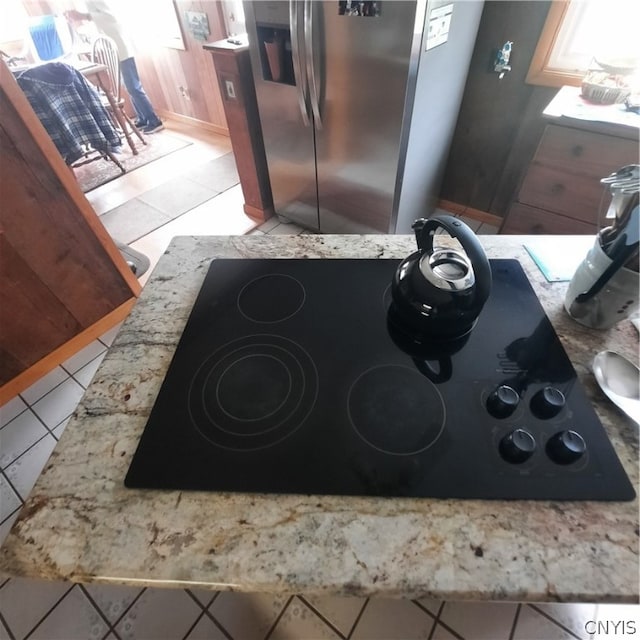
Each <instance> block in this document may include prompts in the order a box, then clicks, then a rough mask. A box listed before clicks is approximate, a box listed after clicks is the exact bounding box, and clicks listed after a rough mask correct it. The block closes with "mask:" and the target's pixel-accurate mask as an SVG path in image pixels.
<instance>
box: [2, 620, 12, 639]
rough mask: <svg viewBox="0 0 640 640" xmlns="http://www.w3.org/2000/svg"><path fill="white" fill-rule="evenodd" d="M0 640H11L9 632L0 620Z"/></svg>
mask: <svg viewBox="0 0 640 640" xmlns="http://www.w3.org/2000/svg"><path fill="white" fill-rule="evenodd" d="M0 640H13V638H12V637H11V636H10V635H9V630H8V629H7V627H5V626H4V624H3V622H2V620H0Z"/></svg>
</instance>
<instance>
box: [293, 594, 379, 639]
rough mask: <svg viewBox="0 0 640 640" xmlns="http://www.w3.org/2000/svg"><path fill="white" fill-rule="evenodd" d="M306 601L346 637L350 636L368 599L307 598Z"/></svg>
mask: <svg viewBox="0 0 640 640" xmlns="http://www.w3.org/2000/svg"><path fill="white" fill-rule="evenodd" d="M304 600H305V601H306V602H307V603H308V604H309V605H311V607H312V608H313V609H315V610H316V611H317V612H318V613H319V614H320V615H321V616H322V617H323V618H325V619H326V620H328V621H329V622H330V623H331V624H332V625H333V626H334V627H335V628H336V629H338V631H340V632H341V633H343V634H344V635H345V636H346V635H349V632H350V631H351V629H353V625H354V624H355V621H356V620H357V618H358V615H359V614H360V611H362V607H363V606H364V603H365V602H366V598H331V597H328V596H324V597H321V596H305V597H304Z"/></svg>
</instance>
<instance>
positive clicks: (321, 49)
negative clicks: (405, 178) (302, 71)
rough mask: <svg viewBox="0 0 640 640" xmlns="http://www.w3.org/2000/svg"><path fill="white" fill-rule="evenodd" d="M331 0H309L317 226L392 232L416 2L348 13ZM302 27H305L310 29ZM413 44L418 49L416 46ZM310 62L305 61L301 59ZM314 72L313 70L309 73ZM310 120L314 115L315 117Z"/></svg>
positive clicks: (388, 1)
mask: <svg viewBox="0 0 640 640" xmlns="http://www.w3.org/2000/svg"><path fill="white" fill-rule="evenodd" d="M344 4H345V3H339V2H337V1H335V0H324V1H322V2H308V3H307V5H306V8H307V10H308V11H310V14H311V16H310V17H309V16H308V15H307V16H306V19H307V26H308V22H309V21H310V22H311V32H312V35H311V37H312V44H313V60H312V62H313V65H312V66H313V69H312V70H311V71H310V73H308V75H309V76H310V78H309V82H310V89H311V90H310V99H311V100H310V101H311V107H312V111H313V107H314V106H316V105H315V104H314V103H313V98H314V95H313V94H314V91H313V83H314V80H315V85H316V88H317V93H318V105H317V107H318V109H319V115H320V119H321V127H316V158H317V173H318V202H319V215H320V230H321V231H322V232H324V233H368V232H369V233H371V232H382V233H387V232H393V231H394V230H393V229H392V228H391V226H392V208H393V197H394V190H395V186H396V177H397V172H398V164H399V158H400V154H401V153H403V150H402V149H401V144H402V143H401V141H402V135H401V134H402V125H403V113H404V109H405V100H407V99H409V100H410V99H411V97H410V95H407V90H408V88H409V87H410V73H411V72H412V70H413V72H415V67H416V65H412V55H411V54H412V44H413V41H414V38H418V39H419V38H421V31H422V23H420V25H419V27H418V28H417V29H416V28H415V22H416V11H417V6H416V5H417V3H416V2H414V1H411V2H405V1H402V0H393V1H391V0H386V1H385V0H381V1H379V2H376V3H355V2H354V3H352V4H353V6H358V5H367V4H369V5H372V4H375V6H376V10H377V12H379V13H378V14H377V15H367V16H358V15H347V14H346V13H345V12H344V9H342V11H341V10H340V8H339V7H340V5H344ZM309 30H310V29H309V28H307V29H306V30H305V35H306V36H307V40H308V36H309ZM418 51H419V49H418ZM308 66H309V65H308ZM314 76H315V78H314ZM316 120H317V118H316Z"/></svg>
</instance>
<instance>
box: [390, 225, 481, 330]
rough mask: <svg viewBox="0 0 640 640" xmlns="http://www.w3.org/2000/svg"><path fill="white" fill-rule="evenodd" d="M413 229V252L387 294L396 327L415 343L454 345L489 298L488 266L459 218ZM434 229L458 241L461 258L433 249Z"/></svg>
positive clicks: (452, 251) (455, 253) (456, 252)
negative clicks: (393, 309) (444, 341)
mask: <svg viewBox="0 0 640 640" xmlns="http://www.w3.org/2000/svg"><path fill="white" fill-rule="evenodd" d="M412 228H413V230H414V232H415V234H416V241H417V243H418V251H416V252H415V253H412V254H411V255H410V256H408V257H407V258H405V259H404V260H403V261H402V262H401V263H400V265H399V266H398V269H397V270H396V273H395V275H394V277H393V283H392V288H391V293H392V297H393V304H394V306H395V313H394V314H393V317H394V318H395V324H397V325H400V326H399V327H398V328H400V329H401V330H404V331H406V332H407V333H409V334H411V335H412V337H413V338H414V339H417V340H420V341H435V340H456V339H458V338H460V337H462V336H464V335H465V334H467V333H469V332H470V331H471V329H473V327H474V325H475V323H476V320H477V319H478V316H479V315H480V312H481V311H482V307H483V306H484V304H485V302H486V301H487V298H488V297H489V293H490V292H491V267H490V265H489V260H488V258H487V256H486V254H485V252H484V249H483V248H482V245H481V244H480V241H479V240H478V238H477V237H476V235H475V234H474V233H473V231H472V230H471V229H470V228H469V227H468V226H467V225H466V224H465V223H464V222H462V221H461V220H459V219H458V218H454V217H453V216H449V215H435V216H433V217H431V218H428V219H425V218H420V219H419V220H416V221H415V222H414V223H413V225H412ZM439 228H442V229H444V230H445V231H447V232H448V233H449V235H450V236H451V237H452V238H455V239H457V240H458V242H459V243H460V245H461V246H462V249H463V250H464V252H461V251H459V250H456V249H451V248H448V247H437V248H434V245H433V239H434V238H433V237H434V235H435V232H436V231H437V230H438V229H439ZM419 336H422V338H420V337H419Z"/></svg>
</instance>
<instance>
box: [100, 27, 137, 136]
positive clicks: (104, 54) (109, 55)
mask: <svg viewBox="0 0 640 640" xmlns="http://www.w3.org/2000/svg"><path fill="white" fill-rule="evenodd" d="M91 61H92V62H95V63H97V64H103V65H104V66H105V67H107V72H108V73H107V75H108V76H109V82H110V84H111V86H110V87H107V89H108V90H109V91H110V92H111V95H112V96H113V98H114V101H115V104H116V106H117V108H118V110H119V112H120V116H121V118H122V120H123V121H124V122H126V123H127V125H128V126H129V127H130V129H131V131H133V133H135V134H136V135H137V136H138V138H139V139H140V141H141V142H142V143H143V144H147V141H146V140H145V139H144V137H143V135H142V133H140V130H139V129H138V127H136V125H135V124H134V123H133V121H132V120H131V118H130V117H129V116H128V115H127V113H126V111H125V110H124V98H123V97H122V93H121V75H120V60H119V59H118V48H117V47H116V43H115V42H114V41H113V40H112V39H111V38H109V37H108V36H98V37H97V38H95V39H94V40H93V43H92V44H91ZM103 103H104V106H105V107H106V108H107V110H108V111H109V113H111V104H110V103H109V101H108V100H107V99H106V98H103ZM111 116H112V119H113V121H114V123H115V126H116V128H119V124H118V120H117V119H116V118H115V117H114V116H115V114H111ZM122 133H123V134H124V135H125V136H126V135H127V133H128V132H126V131H123V132H122ZM127 139H128V138H127Z"/></svg>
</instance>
